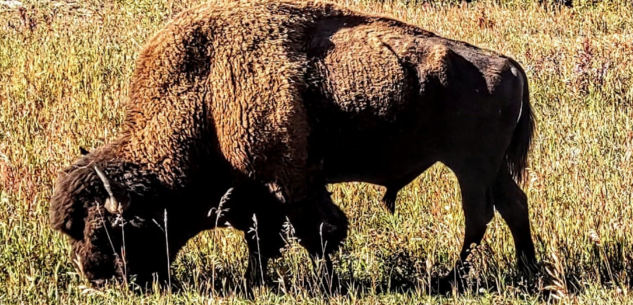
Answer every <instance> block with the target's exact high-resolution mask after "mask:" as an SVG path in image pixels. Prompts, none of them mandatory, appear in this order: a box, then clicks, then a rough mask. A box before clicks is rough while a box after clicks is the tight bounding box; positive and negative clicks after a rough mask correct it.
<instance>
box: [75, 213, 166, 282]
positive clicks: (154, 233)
mask: <svg viewBox="0 0 633 305" xmlns="http://www.w3.org/2000/svg"><path fill="white" fill-rule="evenodd" d="M113 223H115V217H114V216H112V215H107V216H106V217H104V215H103V214H101V213H99V211H97V209H96V208H93V209H91V211H90V213H89V215H88V218H87V221H86V224H87V225H86V227H85V229H84V238H83V240H79V241H74V242H73V256H74V257H76V258H77V261H78V262H77V263H78V265H79V266H78V267H79V268H80V269H81V271H82V273H83V274H84V275H85V277H86V278H87V279H88V280H89V281H90V282H91V283H92V284H93V285H95V286H96V287H101V286H102V285H103V284H105V283H106V281H110V280H112V279H113V278H114V279H115V280H116V281H117V282H118V283H121V284H132V283H134V284H136V285H139V286H141V287H144V286H146V285H147V284H148V283H149V282H151V281H152V280H154V279H156V280H159V281H161V282H162V281H165V277H166V273H167V271H168V263H167V251H166V244H165V236H164V233H163V231H161V230H160V227H159V223H153V222H152V223H150V222H149V221H144V220H142V219H140V218H135V219H133V220H131V221H130V220H128V221H126V222H125V225H124V226H123V227H121V226H115V225H113ZM170 256H172V255H171V253H170Z"/></svg>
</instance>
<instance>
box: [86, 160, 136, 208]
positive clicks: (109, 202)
mask: <svg viewBox="0 0 633 305" xmlns="http://www.w3.org/2000/svg"><path fill="white" fill-rule="evenodd" d="M94 168H95V171H96V172H97V175H99V178H100V179H101V182H103V187H104V188H105V189H106V192H108V195H109V196H110V197H109V198H108V199H106V202H105V208H106V210H108V212H110V213H112V214H116V213H123V211H125V210H126V209H127V203H128V202H127V201H121V200H117V198H116V196H114V192H113V191H112V186H111V185H110V180H108V178H107V177H106V175H105V174H104V173H103V172H102V171H101V170H100V169H99V168H98V167H97V166H95V167H94Z"/></svg>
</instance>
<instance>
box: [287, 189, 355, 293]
mask: <svg viewBox="0 0 633 305" xmlns="http://www.w3.org/2000/svg"><path fill="white" fill-rule="evenodd" d="M311 193H312V194H313V195H312V196H308V197H307V198H305V199H304V200H301V201H300V202H295V203H292V206H291V207H290V208H289V212H288V218H289V220H290V223H291V224H292V226H293V228H294V229H295V233H296V235H297V237H298V238H299V240H300V241H299V243H300V244H301V245H302V246H303V247H304V248H305V249H306V250H307V251H308V253H309V254H310V257H311V259H312V263H313V266H314V267H315V269H316V270H317V272H318V273H319V280H320V281H321V284H322V285H321V287H322V288H324V289H325V290H326V292H342V290H340V289H341V288H342V287H340V281H339V277H338V274H337V272H336V271H335V270H334V269H333V264H332V260H331V258H330V255H331V254H332V253H333V252H335V251H337V250H338V249H339V248H340V246H341V244H342V242H343V240H344V239H345V238H346V237H347V230H348V226H349V222H348V219H347V216H346V215H345V213H344V212H343V211H342V210H341V209H340V208H339V207H338V206H336V205H335V204H334V203H333V202H332V199H331V198H330V194H329V193H328V192H327V190H326V188H325V185H322V186H319V187H318V188H317V189H315V190H313V192H311ZM320 259H323V260H324V261H325V266H324V267H325V268H323V269H324V270H323V269H321V268H317V266H316V265H317V264H316V261H317V260H320Z"/></svg>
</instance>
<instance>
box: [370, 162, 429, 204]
mask: <svg viewBox="0 0 633 305" xmlns="http://www.w3.org/2000/svg"><path fill="white" fill-rule="evenodd" d="M433 164H435V161H433V162H428V163H424V164H423V165H422V166H421V167H419V168H418V169H417V170H416V171H413V172H411V173H409V174H408V175H406V176H404V177H402V178H400V179H398V180H395V181H393V182H390V183H387V184H386V185H385V188H386V189H387V190H386V191H385V195H384V196H383V197H382V200H381V202H382V204H383V205H384V206H385V207H386V208H387V209H388V210H389V212H390V213H391V214H394V213H395V212H396V199H397V198H398V192H400V190H401V189H402V188H404V187H405V186H407V185H408V184H409V183H411V182H412V181H413V180H415V178H417V177H418V176H419V175H420V174H421V173H423V172H425V171H426V170H427V169H429V167H431V165H433Z"/></svg>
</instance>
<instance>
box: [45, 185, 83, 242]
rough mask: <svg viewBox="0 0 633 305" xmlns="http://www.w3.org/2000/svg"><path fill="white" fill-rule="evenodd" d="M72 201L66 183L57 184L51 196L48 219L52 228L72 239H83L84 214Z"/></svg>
mask: <svg viewBox="0 0 633 305" xmlns="http://www.w3.org/2000/svg"><path fill="white" fill-rule="evenodd" d="M78 208H79V209H82V208H83V207H78V206H76V205H75V204H74V202H73V201H72V194H70V193H69V189H68V186H67V185H64V184H59V183H58V184H57V185H56V188H55V191H54V192H53V196H52V198H51V203H50V208H49V219H50V224H51V227H52V228H53V229H54V230H58V231H61V232H63V233H65V234H66V235H68V236H70V237H71V238H72V239H74V240H82V239H83V230H84V215H82V213H80V212H81V211H79V210H77V209H78Z"/></svg>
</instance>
